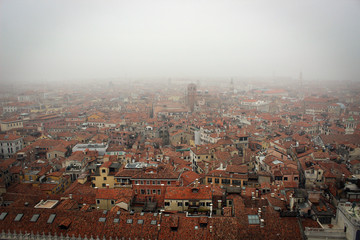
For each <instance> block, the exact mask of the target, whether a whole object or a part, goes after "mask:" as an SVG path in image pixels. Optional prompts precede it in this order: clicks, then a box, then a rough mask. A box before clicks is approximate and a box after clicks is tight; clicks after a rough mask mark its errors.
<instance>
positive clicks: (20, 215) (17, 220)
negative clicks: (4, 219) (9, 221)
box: [14, 213, 24, 222]
mask: <svg viewBox="0 0 360 240" xmlns="http://www.w3.org/2000/svg"><path fill="white" fill-rule="evenodd" d="M23 216H24V214H22V213H19V214H18V215H16V217H15V219H14V222H19V221H20V220H21V218H22V217H23Z"/></svg>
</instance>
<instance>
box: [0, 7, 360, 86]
mask: <svg viewBox="0 0 360 240" xmlns="http://www.w3.org/2000/svg"><path fill="white" fill-rule="evenodd" d="M359 11H360V3H359V1H355V0H349V1H337V0H330V1H329V0H316V1H285V0H274V1H258V0H255V1H231V0H226V1H215V0H207V1H204V0H200V1H190V0H185V1H175V0H174V1H163V0H156V1H146V0H135V1H112V0H110V1H106V2H104V1H97V0H89V1H72V0H54V1H43V0H40V1H21V0H11V1H6V0H3V1H1V6H0V52H1V55H0V69H1V72H0V81H1V82H2V83H12V82H34V81H36V82H51V81H74V80H76V81H89V80H94V79H95V80H101V79H113V80H126V81H129V80H137V79H143V80H150V79H151V80H162V79H163V80H164V79H169V78H171V79H174V80H176V79H189V80H192V81H196V80H199V79H200V80H205V81H206V80H207V79H219V78H220V79H230V78H233V79H235V80H238V79H240V80H241V79H253V78H261V79H265V80H274V79H276V78H277V77H280V78H284V77H285V78H293V79H298V76H299V73H300V72H302V73H303V76H304V79H307V80H310V81H314V80H316V81H321V80H333V81H334V80H335V81H343V80H352V81H354V80H355V81H356V80H359V79H360V68H359V63H360V44H359V42H360V14H359Z"/></svg>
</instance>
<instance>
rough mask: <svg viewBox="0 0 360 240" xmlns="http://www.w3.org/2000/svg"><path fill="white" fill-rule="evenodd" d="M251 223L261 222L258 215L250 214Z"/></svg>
mask: <svg viewBox="0 0 360 240" xmlns="http://www.w3.org/2000/svg"><path fill="white" fill-rule="evenodd" d="M248 220H249V224H260V220H259V216H258V215H248Z"/></svg>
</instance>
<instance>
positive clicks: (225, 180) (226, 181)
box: [221, 179, 230, 184]
mask: <svg viewBox="0 0 360 240" xmlns="http://www.w3.org/2000/svg"><path fill="white" fill-rule="evenodd" d="M221 183H222V184H230V179H221Z"/></svg>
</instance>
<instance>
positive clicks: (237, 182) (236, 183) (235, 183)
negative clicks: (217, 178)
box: [232, 180, 241, 186]
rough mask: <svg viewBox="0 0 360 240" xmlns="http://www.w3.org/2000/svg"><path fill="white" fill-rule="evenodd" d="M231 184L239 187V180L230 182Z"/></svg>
mask: <svg viewBox="0 0 360 240" xmlns="http://www.w3.org/2000/svg"><path fill="white" fill-rule="evenodd" d="M232 184H233V185H238V186H241V180H232Z"/></svg>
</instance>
